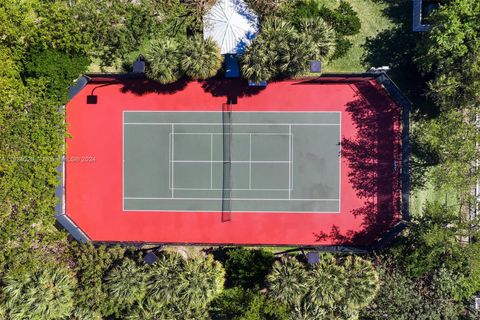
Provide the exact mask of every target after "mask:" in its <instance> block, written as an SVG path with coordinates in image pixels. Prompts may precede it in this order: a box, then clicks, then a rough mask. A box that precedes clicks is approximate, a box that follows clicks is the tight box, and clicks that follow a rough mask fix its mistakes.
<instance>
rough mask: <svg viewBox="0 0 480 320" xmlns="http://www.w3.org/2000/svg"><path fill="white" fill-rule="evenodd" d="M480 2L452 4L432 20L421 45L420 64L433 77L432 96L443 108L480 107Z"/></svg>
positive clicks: (456, 0) (462, 0)
mask: <svg viewBox="0 0 480 320" xmlns="http://www.w3.org/2000/svg"><path fill="white" fill-rule="evenodd" d="M479 16H480V2H479V1H477V0H452V1H449V2H447V3H446V4H443V5H441V6H440V8H439V9H438V10H437V11H436V12H435V13H434V15H433V16H432V18H431V23H432V27H431V29H430V31H429V32H427V33H426V36H425V37H424V38H423V40H422V41H421V42H420V43H419V46H418V58H417V61H418V63H419V66H420V68H421V70H422V71H424V72H425V73H428V74H431V76H432V77H433V79H432V80H431V81H430V82H429V87H430V90H431V96H432V97H433V98H434V99H435V100H436V102H437V103H438V104H439V105H441V106H442V107H443V108H470V107H478V105H479V103H480V58H479V56H480V23H479V22H478V20H479V18H478V17H479Z"/></svg>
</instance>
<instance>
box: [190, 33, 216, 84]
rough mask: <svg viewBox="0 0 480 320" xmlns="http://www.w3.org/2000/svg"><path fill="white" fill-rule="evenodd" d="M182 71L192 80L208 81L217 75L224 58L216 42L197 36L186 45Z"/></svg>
mask: <svg viewBox="0 0 480 320" xmlns="http://www.w3.org/2000/svg"><path fill="white" fill-rule="evenodd" d="M183 50H184V52H185V53H188V54H185V56H184V57H183V58H182V66H181V67H182V70H183V72H185V74H186V75H187V76H188V77H190V78H192V79H202V80H203V79H207V78H210V77H213V76H214V75H215V74H217V72H218V70H219V69H220V67H221V66H222V61H223V57H222V55H221V54H220V49H219V48H218V46H217V44H216V42H215V41H213V40H212V39H206V40H204V39H203V37H202V36H201V35H196V36H194V37H193V38H192V39H189V41H187V42H186V43H185V48H184V49H183Z"/></svg>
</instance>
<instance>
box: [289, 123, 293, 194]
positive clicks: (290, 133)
mask: <svg viewBox="0 0 480 320" xmlns="http://www.w3.org/2000/svg"><path fill="white" fill-rule="evenodd" d="M288 139H289V141H288V162H289V165H288V200H290V199H291V195H292V125H289V126H288Z"/></svg>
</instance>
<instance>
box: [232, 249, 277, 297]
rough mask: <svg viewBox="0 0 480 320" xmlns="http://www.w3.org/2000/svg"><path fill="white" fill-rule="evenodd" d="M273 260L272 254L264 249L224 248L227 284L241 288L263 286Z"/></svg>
mask: <svg viewBox="0 0 480 320" xmlns="http://www.w3.org/2000/svg"><path fill="white" fill-rule="evenodd" d="M273 261H274V257H273V254H272V253H271V252H268V251H264V250H249V249H243V248H235V249H233V248H231V249H227V250H226V259H225V261H224V262H223V264H224V266H225V271H226V276H227V285H228V286H229V287H235V286H239V287H242V288H254V287H255V286H257V287H263V283H264V281H265V277H266V275H267V274H268V272H269V271H270V268H271V266H272V263H273Z"/></svg>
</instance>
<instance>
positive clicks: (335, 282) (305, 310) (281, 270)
mask: <svg viewBox="0 0 480 320" xmlns="http://www.w3.org/2000/svg"><path fill="white" fill-rule="evenodd" d="M268 284H269V285H268V288H269V291H270V295H271V296H272V298H273V299H275V300H277V301H280V302H281V303H283V304H285V305H287V306H288V308H289V310H290V318H293V319H318V318H334V319H356V318H358V314H359V312H360V310H361V309H363V308H365V307H366V306H368V305H369V303H370V302H371V301H372V300H373V299H374V298H375V296H376V294H377V292H378V290H379V288H380V282H379V276H378V273H377V271H376V270H375V268H374V267H373V265H372V263H371V262H370V261H367V260H364V259H361V258H358V257H356V258H352V257H351V256H350V257H346V258H345V259H336V258H335V257H333V256H332V255H324V256H322V259H321V260H320V262H319V263H317V264H315V265H314V266H313V267H311V268H306V267H305V266H304V265H302V264H301V263H299V262H297V261H295V260H293V258H287V259H282V260H281V261H278V262H276V263H275V265H274V266H273V270H272V272H271V273H270V274H269V276H268Z"/></svg>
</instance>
